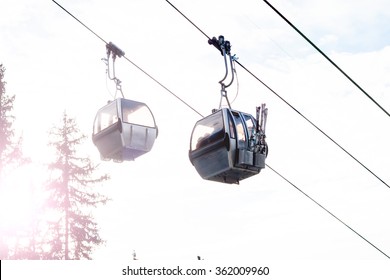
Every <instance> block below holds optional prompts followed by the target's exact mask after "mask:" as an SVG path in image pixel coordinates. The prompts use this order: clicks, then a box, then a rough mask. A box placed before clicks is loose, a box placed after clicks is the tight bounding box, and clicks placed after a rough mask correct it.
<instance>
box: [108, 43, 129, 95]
mask: <svg viewBox="0 0 390 280" xmlns="http://www.w3.org/2000/svg"><path fill="white" fill-rule="evenodd" d="M106 49H107V75H108V78H109V79H110V80H112V81H114V82H115V86H116V92H118V91H119V92H120V93H121V95H122V97H123V98H125V96H124V94H123V91H122V85H121V83H122V82H121V80H119V79H118V78H117V77H116V75H115V60H116V58H117V57H122V56H124V55H125V52H124V51H122V50H121V49H120V48H118V47H117V46H116V45H114V44H113V43H112V42H109V43H108V44H106ZM110 57H112V76H111V73H110V72H111V71H110ZM116 92H115V95H116Z"/></svg>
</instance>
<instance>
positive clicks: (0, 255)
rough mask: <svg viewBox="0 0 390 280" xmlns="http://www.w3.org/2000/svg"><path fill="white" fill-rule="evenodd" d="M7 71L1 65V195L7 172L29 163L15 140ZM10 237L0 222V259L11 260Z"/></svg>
mask: <svg viewBox="0 0 390 280" xmlns="http://www.w3.org/2000/svg"><path fill="white" fill-rule="evenodd" d="M5 70H6V69H5V67H4V66H3V64H0V195H1V194H2V191H4V189H5V186H4V184H3V183H4V180H3V179H4V177H5V176H6V174H7V172H9V171H10V170H11V169H12V168H17V166H18V165H21V164H22V163H24V162H26V161H27V159H25V158H24V157H23V156H22V150H21V142H22V139H21V138H19V139H18V141H14V139H13V138H14V134H15V132H14V128H13V123H14V120H15V117H14V116H13V115H12V110H13V106H14V101H15V95H12V96H9V95H7V93H6V87H5V86H6V82H5V81H4V74H5ZM3 199H6V198H3ZM10 235H12V233H11V232H9V230H8V229H4V228H2V226H1V221H0V259H8V258H10V254H11V253H10V249H9V248H8V244H7V242H6V239H7V238H8V237H9V236H10Z"/></svg>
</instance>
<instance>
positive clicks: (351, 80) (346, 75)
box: [263, 0, 390, 117]
mask: <svg viewBox="0 0 390 280" xmlns="http://www.w3.org/2000/svg"><path fill="white" fill-rule="evenodd" d="M263 1H264V2H265V3H266V4H267V5H268V6H269V7H270V8H271V9H272V10H274V12H275V13H277V14H278V15H279V16H280V17H281V18H282V19H283V20H284V21H285V22H287V23H288V25H290V26H291V27H292V28H293V29H294V30H295V31H296V32H298V34H299V35H301V36H302V37H303V38H304V39H305V40H306V41H307V42H308V43H309V44H310V45H311V46H312V47H313V48H314V49H316V50H317V51H318V52H319V53H320V54H321V55H322V56H323V57H324V58H325V59H326V60H328V61H329V62H330V63H331V64H332V65H333V66H334V67H335V68H336V69H337V70H339V71H340V72H341V73H342V74H343V75H344V76H345V77H346V78H347V79H348V80H349V81H350V82H351V83H352V84H354V85H355V86H356V87H357V88H358V89H359V90H360V91H361V92H362V93H363V94H364V95H365V96H366V97H368V98H369V99H370V100H371V101H372V102H373V103H374V104H375V105H376V106H378V107H379V108H380V109H381V110H382V111H383V112H384V113H385V114H386V115H387V116H388V117H390V114H389V112H387V111H386V110H385V109H384V108H383V107H382V106H381V105H380V104H379V103H378V102H377V101H375V99H374V98H373V97H372V96H371V95H369V94H368V93H367V92H366V91H365V90H364V89H363V88H362V87H361V86H360V85H359V84H358V83H357V82H356V81H355V80H353V79H352V78H351V77H350V76H349V75H348V74H347V73H345V71H343V70H342V69H341V68H340V67H339V66H338V65H337V64H336V63H335V62H334V61H333V60H332V59H330V58H329V57H328V56H327V55H326V54H325V53H324V52H323V51H322V50H321V49H320V48H319V47H317V46H316V45H315V44H314V43H313V42H312V41H311V40H310V39H309V38H308V37H306V36H305V34H303V33H302V32H301V31H300V30H299V29H298V28H297V27H296V26H295V25H294V24H292V23H291V22H290V21H289V20H288V19H287V18H286V17H285V16H284V15H283V14H282V13H281V12H279V11H278V10H277V9H276V8H275V7H274V6H272V5H271V4H270V3H269V2H268V1H267V0H263Z"/></svg>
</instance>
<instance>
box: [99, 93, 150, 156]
mask: <svg viewBox="0 0 390 280" xmlns="http://www.w3.org/2000/svg"><path fill="white" fill-rule="evenodd" d="M156 138H157V126H156V122H155V119H154V116H153V114H152V112H151V111H150V109H149V107H148V106H147V105H146V104H144V103H141V102H137V101H133V100H128V99H124V98H117V99H115V100H114V101H111V102H109V103H108V104H107V105H105V106H104V107H102V108H101V109H100V110H99V111H98V112H97V114H96V117H95V121H94V127H93V134H92V140H93V143H94V144H95V145H96V147H97V148H98V150H99V153H100V156H101V158H102V159H103V160H114V161H116V162H122V161H129V160H134V159H135V158H137V157H139V156H141V155H143V154H145V153H147V152H149V151H150V150H151V149H152V147H153V144H154V141H155V140H156Z"/></svg>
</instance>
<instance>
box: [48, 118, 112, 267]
mask: <svg viewBox="0 0 390 280" xmlns="http://www.w3.org/2000/svg"><path fill="white" fill-rule="evenodd" d="M50 136H51V137H52V138H53V140H51V141H50V145H51V146H53V147H54V149H55V151H56V158H55V161H53V162H52V163H51V164H49V170H50V171H51V174H53V177H54V178H52V179H51V180H50V182H49V183H48V191H49V200H48V204H49V206H50V208H51V209H52V214H53V216H54V217H55V219H53V221H52V222H51V224H50V225H49V232H50V233H49V241H48V242H47V243H48V244H47V246H48V247H50V249H49V251H48V252H47V253H46V255H45V256H44V257H43V258H46V259H66V260H68V259H91V254H92V251H93V249H94V248H95V247H97V246H99V245H101V244H103V243H104V241H103V240H102V239H101V237H100V235H99V229H98V226H97V223H96V222H95V220H94V218H93V216H92V214H91V208H94V207H97V206H98V205H104V204H106V203H107V201H108V198H107V197H106V196H104V195H101V194H99V193H98V192H97V191H96V190H95V188H96V187H97V185H98V184H101V183H102V182H104V181H106V180H108V179H109V176H108V175H102V176H97V177H95V171H96V170H97V165H95V164H93V163H92V161H91V160H90V158H88V157H79V156H78V150H77V148H78V147H79V146H80V144H81V143H82V142H83V140H84V139H85V138H86V136H85V135H83V134H81V133H80V131H79V128H78V126H77V123H76V121H75V119H73V118H70V117H68V116H67V114H66V113H64V114H63V118H62V125H61V126H60V127H54V128H53V129H52V130H51V132H50Z"/></svg>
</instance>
